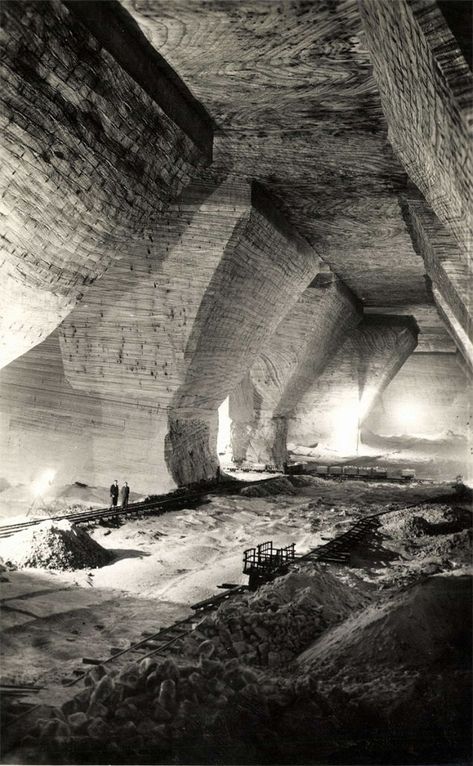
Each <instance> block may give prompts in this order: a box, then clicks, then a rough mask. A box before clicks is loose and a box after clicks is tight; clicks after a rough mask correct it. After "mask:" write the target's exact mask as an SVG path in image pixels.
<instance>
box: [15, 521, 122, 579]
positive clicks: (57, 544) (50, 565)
mask: <svg viewBox="0 0 473 766" xmlns="http://www.w3.org/2000/svg"><path fill="white" fill-rule="evenodd" d="M0 551H1V555H2V556H3V558H4V559H5V560H9V561H11V562H12V563H13V564H15V565H16V566H17V567H20V568H29V567H37V568H40V569H41V568H43V569H85V568H89V567H101V566H104V565H105V564H108V563H109V562H110V561H111V560H112V559H113V554H112V553H110V551H107V550H106V549H105V548H102V546H101V545H99V543H97V542H96V541H95V540H93V539H92V538H91V537H90V535H88V534H87V532H85V531H84V530H83V529H81V528H80V527H76V526H73V525H71V524H70V523H69V522H68V521H58V522H49V521H43V522H41V523H39V524H37V525H36V526H34V527H30V528H29V529H27V530H25V531H24V532H19V533H18V534H16V535H13V536H12V537H9V538H6V539H5V540H2V541H1V543H0Z"/></svg>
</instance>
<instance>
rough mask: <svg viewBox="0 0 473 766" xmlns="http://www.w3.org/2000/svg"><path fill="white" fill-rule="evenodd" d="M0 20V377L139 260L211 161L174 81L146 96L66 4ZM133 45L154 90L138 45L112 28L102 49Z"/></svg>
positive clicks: (205, 137)
mask: <svg viewBox="0 0 473 766" xmlns="http://www.w3.org/2000/svg"><path fill="white" fill-rule="evenodd" d="M70 5H72V6H73V7H74V6H76V5H77V6H87V5H88V4H87V3H74V4H70ZM99 5H101V6H103V8H104V9H105V8H106V7H107V4H105V3H103V4H102V3H101V4H99ZM118 7H119V6H118ZM123 13H124V14H125V15H126V13H125V12H124V11H123ZM106 15H107V14H106ZM2 16H3V33H2V34H3V37H2V41H3V63H2V88H1V108H0V112H1V125H2V131H3V136H2V137H3V140H2V145H1V163H0V166H1V171H0V173H1V186H2V195H1V204H0V219H1V224H2V230H3V233H4V239H3V250H2V261H1V278H0V291H1V293H0V302H1V304H2V312H1V324H0V339H1V340H0V365H5V364H7V363H8V362H9V361H11V360H12V359H14V358H15V357H17V356H19V355H20V354H22V353H24V352H25V351H26V350H27V349H29V348H31V346H33V345H35V344H36V343H39V342H40V341H41V340H42V339H44V338H45V337H46V336H47V335H49V334H50V333H51V331H52V330H53V329H54V328H55V327H57V325H58V324H59V323H60V321H61V320H62V319H63V318H64V317H65V316H66V315H67V314H68V313H69V312H70V311H71V310H72V308H73V307H74V305H75V304H76V303H77V302H78V301H80V300H81V298H82V297H83V295H84V294H85V293H86V291H87V287H88V286H89V285H90V284H91V283H93V282H94V281H95V280H96V279H97V278H98V277H100V276H101V275H102V274H103V273H104V272H105V270H106V269H107V268H108V266H109V265H110V264H111V263H113V262H116V261H117V260H119V259H120V258H121V257H122V256H123V255H124V254H126V255H127V256H128V257H130V258H132V257H133V256H134V255H135V254H140V253H142V252H143V251H146V245H147V231H148V229H149V228H151V229H153V227H154V224H155V222H156V220H157V219H158V218H159V217H160V216H161V215H162V214H163V211H164V210H165V209H166V207H167V205H168V204H169V202H170V201H171V200H172V199H175V198H176V197H177V196H178V194H179V193H180V192H181V190H182V189H183V188H184V187H185V186H186V185H187V184H188V183H189V181H190V179H191V178H192V177H193V176H194V175H195V174H196V173H197V172H198V171H199V170H200V169H201V168H202V167H203V166H204V165H206V164H208V163H209V162H210V159H211V147H212V128H211V124H210V120H209V118H208V117H203V116H202V112H203V110H202V109H201V108H198V106H197V102H195V99H193V97H191V96H190V94H186V93H185V92H183V87H184V86H183V85H182V84H179V82H178V78H177V77H176V76H174V77H175V80H173V79H172V78H171V75H170V74H169V73H164V74H162V73H161V82H162V83H164V82H166V83H167V91H165V89H164V87H162V88H161V89H159V88H158V89H154V90H152V89H150V88H149V87H148V88H147V87H146V86H147V83H146V82H145V81H144V80H143V78H142V77H140V73H139V72H138V71H134V72H133V76H131V75H130V74H128V72H127V71H126V69H125V68H124V67H123V66H121V65H120V64H119V63H118V62H117V60H116V58H114V56H113V54H111V53H110V52H109V50H108V49H107V44H104V45H103V44H102V41H101V37H102V35H103V32H104V26H103V25H102V27H101V26H100V25H97V29H96V30H95V34H91V33H90V31H89V30H88V28H87V27H86V26H85V25H84V24H83V23H82V21H81V20H80V19H79V18H78V17H77V14H76V13H72V12H71V11H70V10H68V9H67V8H66V6H65V5H64V4H62V3H60V2H56V0H52V2H46V1H45V2H4V3H2ZM112 16H113V14H112ZM141 38H142V39H141ZM131 42H133V55H134V57H135V58H136V59H139V58H140V56H144V58H146V60H147V71H148V74H149V75H150V77H151V79H153V77H155V78H156V79H157V78H158V74H159V71H158V70H159V67H158V68H157V65H156V63H155V62H153V60H150V59H149V58H147V55H146V53H143V52H142V51H141V48H140V45H143V44H144V43H146V45H148V46H149V44H148V43H147V42H146V40H145V38H144V37H143V36H142V35H141V36H140V34H138V35H136V34H135V35H134V37H133V41H131V40H130V37H129V35H128V34H127V31H126V28H125V26H123V25H122V26H121V27H120V29H117V30H115V38H114V45H115V48H113V46H112V47H111V46H110V45H109V46H108V47H111V49H112V50H113V52H114V53H116V50H117V49H120V48H121V49H122V50H125V49H127V47H130V48H131ZM149 47H151V46H149ZM156 55H157V54H156ZM124 64H126V62H124ZM169 69H170V68H169ZM135 76H136V77H137V79H135ZM150 94H151V95H150ZM160 94H161V95H160ZM172 101H174V104H175V109H174V110H173V109H172V108H170V102H172ZM185 115H187V120H186V119H185ZM196 115H197V116H196ZM176 120H177V122H176ZM196 120H197V124H195V122H196ZM178 123H179V124H178ZM150 147H152V151H150Z"/></svg>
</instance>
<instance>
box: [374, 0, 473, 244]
mask: <svg viewBox="0 0 473 766" xmlns="http://www.w3.org/2000/svg"><path fill="white" fill-rule="evenodd" d="M359 6H360V10H361V16H362V20H363V24H364V28H365V33H366V43H367V46H368V50H369V52H370V56H371V61H372V64H373V68H374V75H375V78H376V81H377V83H378V87H379V89H380V93H381V99H382V104H383V111H384V113H385V116H386V119H387V121H388V125H389V138H390V141H391V143H392V145H393V147H394V148H395V150H396V152H397V154H398V155H399V157H400V159H401V161H402V163H403V165H404V167H405V169H406V171H407V173H408V174H409V176H410V178H411V179H412V180H413V181H414V183H415V184H416V185H417V186H418V188H419V189H420V190H421V191H422V193H423V194H424V196H425V198H426V199H427V201H428V202H429V203H430V205H431V207H432V209H433V211H434V212H435V213H436V215H437V216H438V218H439V219H440V221H441V222H442V223H443V224H444V225H445V226H446V227H447V229H449V231H450V232H451V233H452V234H453V236H454V237H455V238H456V240H457V242H458V243H459V245H460V247H462V248H463V249H464V250H465V251H467V250H468V242H469V237H470V234H469V233H470V232H471V224H472V218H471V210H472V199H471V189H472V180H473V157H472V152H471V114H470V110H471V89H472V87H473V76H472V74H471V70H470V68H469V66H468V64H467V63H466V61H465V59H464V58H463V56H462V55H461V53H460V51H459V48H458V44H457V42H456V40H455V38H454V37H453V35H452V33H451V32H450V30H449V28H448V26H447V24H446V22H445V19H444V17H443V15H442V13H441V11H440V10H439V8H438V6H437V3H435V2H434V1H433V0H398V2H395V3H393V2H390V0H360V3H359ZM419 83H422V85H421V86H420V87H419Z"/></svg>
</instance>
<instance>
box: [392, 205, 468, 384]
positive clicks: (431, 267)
mask: <svg viewBox="0 0 473 766" xmlns="http://www.w3.org/2000/svg"><path fill="white" fill-rule="evenodd" d="M404 211H405V219H406V223H407V225H408V228H409V230H410V233H411V237H412V241H413V244H414V247H415V249H416V251H417V252H418V253H419V255H420V256H421V257H422V258H423V260H424V264H425V270H426V274H427V275H428V277H429V279H430V280H431V283H432V288H433V289H432V294H433V298H434V301H435V304H436V306H437V309H438V312H439V314H440V316H441V317H442V319H443V321H444V323H445V325H446V326H447V327H448V328H449V330H450V334H451V336H452V337H453V338H454V340H455V342H456V346H457V348H458V349H459V350H460V352H461V353H462V354H463V356H464V358H465V360H466V362H467V364H468V365H469V366H470V368H472V369H473V313H472V297H471V296H472V291H471V286H472V284H473V269H472V264H471V259H470V258H468V257H467V256H466V254H464V253H463V251H461V250H460V248H459V247H458V245H457V243H456V241H455V240H454V239H453V237H452V236H451V234H450V233H449V232H448V231H447V230H446V229H445V228H444V227H443V226H442V225H441V223H440V222H439V220H438V219H437V217H436V216H435V215H434V214H433V213H432V212H431V211H430V210H429V209H428V208H427V206H426V205H425V204H424V203H423V202H422V201H419V200H412V199H410V200H407V201H406V202H405V204H404Z"/></svg>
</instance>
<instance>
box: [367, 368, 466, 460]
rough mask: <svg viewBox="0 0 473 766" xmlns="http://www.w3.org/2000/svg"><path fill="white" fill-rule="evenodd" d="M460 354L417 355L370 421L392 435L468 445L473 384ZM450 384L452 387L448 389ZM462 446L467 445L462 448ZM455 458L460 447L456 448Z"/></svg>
mask: <svg viewBox="0 0 473 766" xmlns="http://www.w3.org/2000/svg"><path fill="white" fill-rule="evenodd" d="M458 357H459V355H458V354H412V355H411V356H410V357H409V359H408V360H407V361H406V362H405V364H404V365H403V367H402V368H401V369H400V370H399V372H398V374H397V375H396V377H395V378H394V379H393V380H392V381H391V382H390V384H389V385H388V386H387V387H386V389H385V390H384V392H383V393H382V395H381V397H380V400H379V401H378V402H377V403H376V405H375V406H374V407H373V410H372V413H371V414H370V415H369V417H368V418H367V420H366V421H365V426H366V428H367V429H369V430H370V431H373V432H376V433H378V434H382V435H386V436H401V435H403V436H406V435H409V434H410V435H411V436H413V437H415V438H418V439H422V438H423V439H448V438H449V435H450V437H451V438H452V439H453V440H455V439H461V438H463V439H464V440H465V444H464V448H465V449H466V446H467V444H466V442H467V438H468V434H469V432H470V431H471V411H472V404H471V401H472V397H471V393H472V388H471V386H472V381H471V379H470V380H469V378H468V376H467V375H466V374H465V371H464V370H463V369H462V367H461V366H460V364H459V359H458ZM445 381H448V386H446V385H445ZM459 446H460V447H461V445H459ZM451 447H452V453H453V452H454V448H455V445H454V444H452V445H451Z"/></svg>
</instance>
